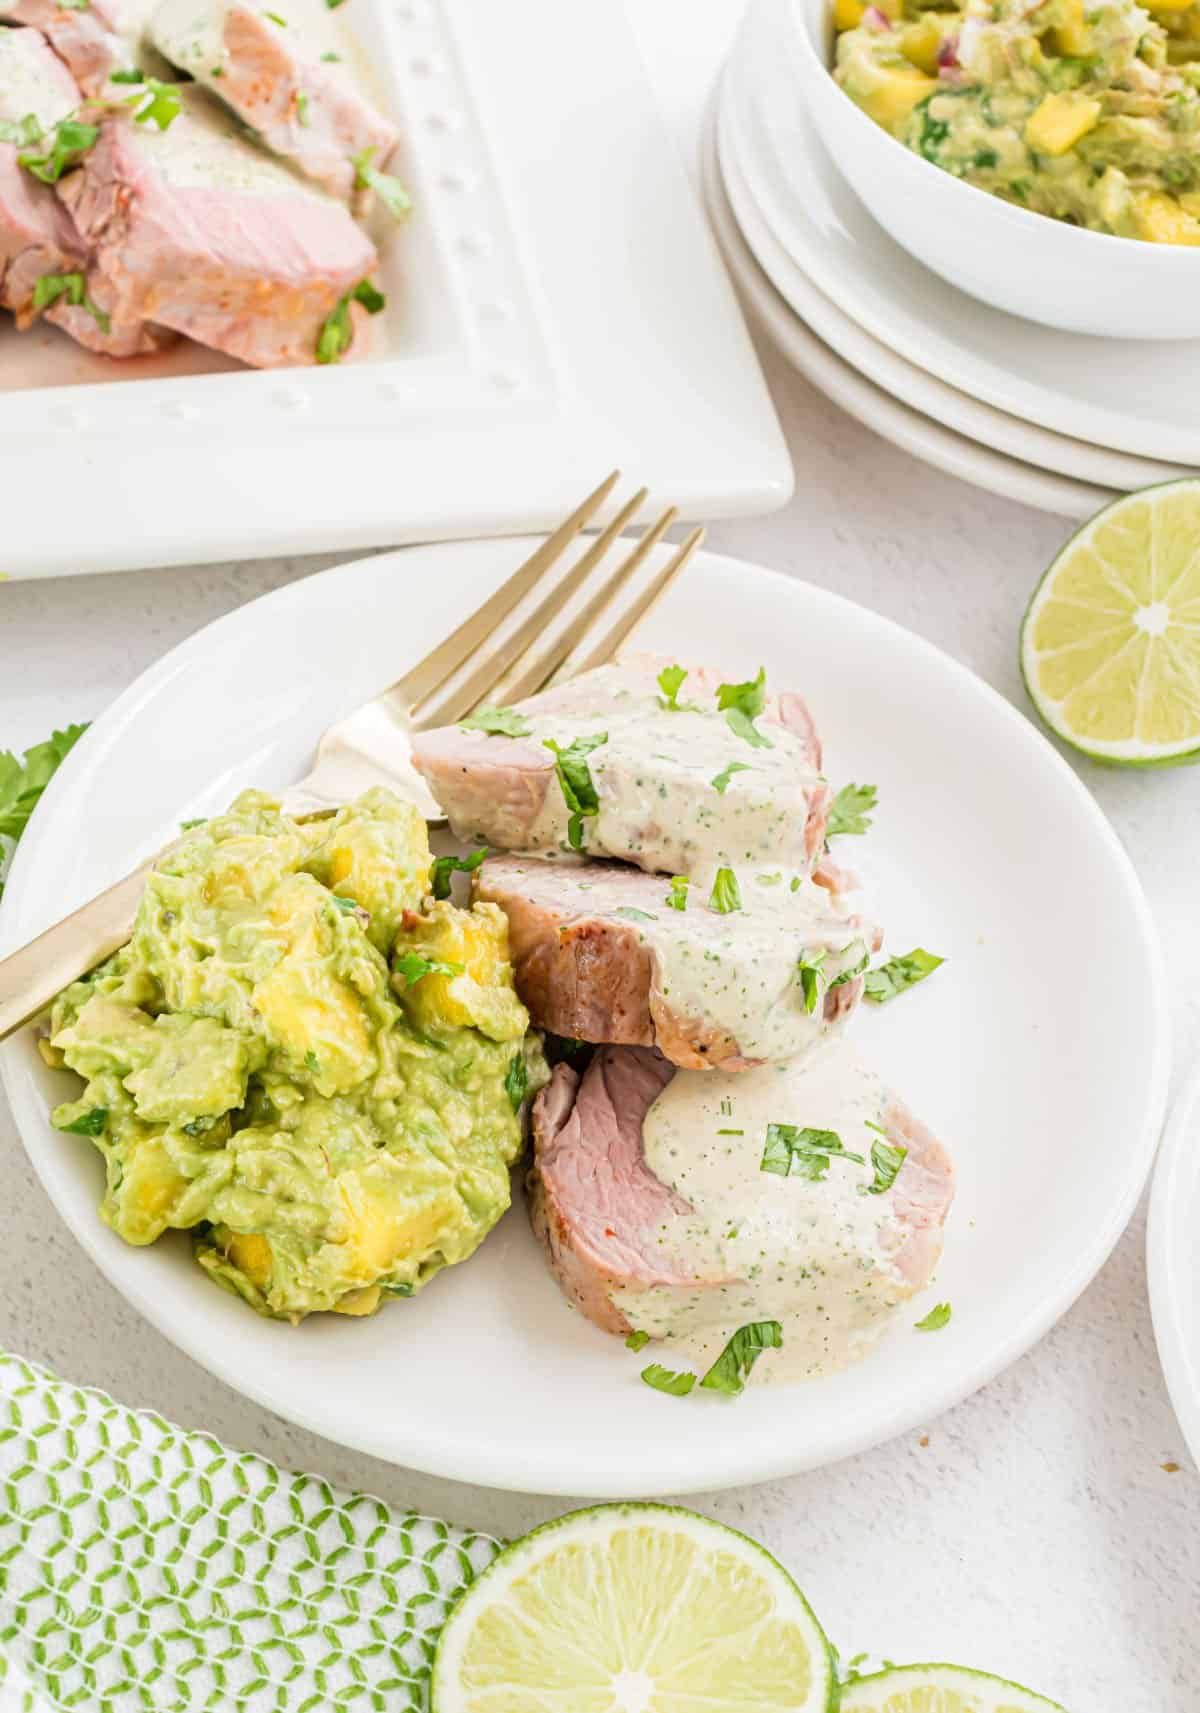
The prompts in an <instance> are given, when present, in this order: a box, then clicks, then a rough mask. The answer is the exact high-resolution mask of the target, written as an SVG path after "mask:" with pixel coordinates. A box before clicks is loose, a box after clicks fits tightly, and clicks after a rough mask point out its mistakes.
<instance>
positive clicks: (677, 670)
mask: <svg viewBox="0 0 1200 1713" xmlns="http://www.w3.org/2000/svg"><path fill="white" fill-rule="evenodd" d="M687 675H688V669H687V667H686V666H664V667H663V669H662V671H661V672H660V673H659V675H658V687H659V689H660V690H661V691H662V695H661V696H660V697H659V700H660V702H661V703H662V705H663V707H664V708H671V709H673V710H674V711H675V712H676V713H679V714H689V713H695V712H696V711H697V710H696V704H695V703H694V702H681V701H680V700H679V692H680V690H681V689H682V688H683V681H684V679H685V678H686V677H687Z"/></svg>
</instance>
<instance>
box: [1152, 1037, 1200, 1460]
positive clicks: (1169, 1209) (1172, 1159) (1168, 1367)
mask: <svg viewBox="0 0 1200 1713" xmlns="http://www.w3.org/2000/svg"><path fill="white" fill-rule="evenodd" d="M1198 1125H1200V1065H1197V1066H1195V1067H1194V1068H1193V1070H1192V1071H1191V1073H1190V1075H1189V1076H1188V1079H1187V1081H1186V1082H1185V1084H1184V1086H1183V1088H1182V1089H1181V1090H1180V1092H1179V1093H1178V1094H1177V1095H1176V1097H1175V1100H1174V1102H1173V1104H1172V1106H1171V1111H1170V1115H1169V1117H1168V1119H1167V1124H1166V1128H1165V1130H1164V1131H1163V1138H1162V1143H1161V1146H1160V1148H1159V1154H1158V1162H1157V1164H1156V1165H1155V1168H1154V1181H1153V1186H1152V1188H1151V1192H1150V1212H1149V1217H1148V1219H1147V1223H1146V1283H1147V1287H1148V1290H1149V1295H1150V1319H1151V1322H1152V1324H1153V1327H1154V1342H1155V1344H1156V1345H1157V1346H1158V1355H1159V1361H1160V1362H1161V1363H1162V1370H1163V1375H1164V1377H1165V1379H1166V1383H1167V1393H1168V1396H1169V1397H1170V1400H1171V1407H1172V1409H1173V1410H1174V1411H1175V1417H1176V1420H1177V1421H1178V1423H1179V1426H1180V1429H1181V1431H1182V1433H1183V1437H1184V1440H1185V1441H1186V1443H1187V1447H1188V1450H1189V1452H1190V1453H1191V1455H1192V1459H1193V1461H1194V1462H1195V1464H1196V1466H1197V1467H1198V1468H1200V1350H1193V1349H1192V1347H1191V1345H1190V1344H1189V1343H1188V1342H1187V1340H1186V1339H1185V1337H1184V1334H1183V1329H1182V1327H1181V1325H1180V1316H1179V1310H1178V1307H1177V1295H1178V1291H1179V1283H1180V1281H1179V1278H1178V1274H1179V1272H1180V1270H1181V1269H1182V1268H1183V1267H1184V1264H1185V1261H1186V1257H1187V1255H1188V1252H1189V1245H1188V1243H1187V1242H1186V1238H1185V1232H1184V1230H1183V1225H1184V1214H1185V1212H1186V1209H1187V1207H1188V1206H1189V1204H1188V1203H1187V1202H1185V1200H1184V1197H1183V1195H1182V1194H1181V1191H1182V1190H1183V1188H1184V1186H1185V1185H1186V1184H1189V1182H1190V1187H1191V1188H1192V1190H1193V1200H1192V1202H1191V1204H1190V1205H1191V1206H1192V1207H1193V1208H1194V1206H1195V1205H1196V1202H1195V1193H1196V1192H1200V1139H1198V1138H1197V1134H1196V1131H1197V1126H1198ZM1189 1149H1190V1150H1191V1152H1190V1153H1189ZM1191 1249H1192V1251H1193V1252H1196V1253H1197V1254H1198V1256H1200V1251H1196V1245H1195V1241H1194V1240H1193V1243H1192V1245H1191ZM1190 1273H1191V1278H1192V1283H1193V1286H1194V1288H1195V1289H1196V1291H1197V1293H1198V1295H1200V1258H1198V1259H1197V1260H1195V1261H1193V1262H1192V1264H1191V1267H1190Z"/></svg>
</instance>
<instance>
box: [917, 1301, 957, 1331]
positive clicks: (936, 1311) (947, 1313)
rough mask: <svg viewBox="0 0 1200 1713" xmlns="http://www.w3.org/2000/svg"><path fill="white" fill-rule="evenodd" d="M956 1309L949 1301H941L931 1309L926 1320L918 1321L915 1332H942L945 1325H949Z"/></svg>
mask: <svg viewBox="0 0 1200 1713" xmlns="http://www.w3.org/2000/svg"><path fill="white" fill-rule="evenodd" d="M953 1313H954V1310H953V1309H952V1308H951V1307H950V1304H949V1303H939V1304H938V1305H937V1307H936V1308H932V1309H930V1311H929V1313H928V1314H927V1315H926V1316H925V1319H924V1320H919V1321H917V1323H916V1325H915V1327H914V1328H913V1330H914V1332H940V1331H941V1330H942V1328H943V1327H944V1326H949V1324H950V1318H951V1316H952V1315H953Z"/></svg>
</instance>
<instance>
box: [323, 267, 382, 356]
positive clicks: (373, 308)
mask: <svg viewBox="0 0 1200 1713" xmlns="http://www.w3.org/2000/svg"><path fill="white" fill-rule="evenodd" d="M351 301H354V302H355V303H361V304H362V306H363V308H364V309H365V310H366V312H367V314H368V315H378V314H379V311H380V310H381V309H383V308H384V307H385V305H386V304H387V299H386V297H384V295H383V293H382V292H381V291H376V289H375V287H374V286H373V285H372V284H371V282H370V280H359V282H358V284H357V285H356V286H355V288H354V290H353V291H348V292H346V294H345V295H344V296H343V297H339V298H338V300H337V302H336V303H335V304H334V306H333V308H332V309H331V310H330V312H329V314H328V315H327V316H326V318H325V321H324V323H323V324H322V327H321V331H320V332H319V333H318V334H317V362H318V363H337V362H340V360H341V359H342V357H344V356H345V354H346V352H347V351H348V350H349V349H350V347H351V345H352V344H353V343H354V323H353V321H352V320H351V318H350V304H351Z"/></svg>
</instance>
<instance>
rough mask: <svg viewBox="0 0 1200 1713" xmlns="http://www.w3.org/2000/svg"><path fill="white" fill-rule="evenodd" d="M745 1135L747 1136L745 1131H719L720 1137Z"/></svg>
mask: <svg viewBox="0 0 1200 1713" xmlns="http://www.w3.org/2000/svg"><path fill="white" fill-rule="evenodd" d="M745 1134H746V1132H745V1131H744V1130H718V1131H717V1135H718V1136H744V1135H745Z"/></svg>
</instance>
